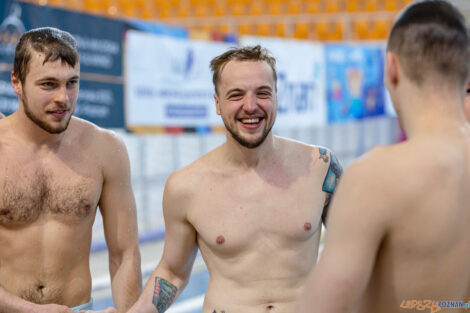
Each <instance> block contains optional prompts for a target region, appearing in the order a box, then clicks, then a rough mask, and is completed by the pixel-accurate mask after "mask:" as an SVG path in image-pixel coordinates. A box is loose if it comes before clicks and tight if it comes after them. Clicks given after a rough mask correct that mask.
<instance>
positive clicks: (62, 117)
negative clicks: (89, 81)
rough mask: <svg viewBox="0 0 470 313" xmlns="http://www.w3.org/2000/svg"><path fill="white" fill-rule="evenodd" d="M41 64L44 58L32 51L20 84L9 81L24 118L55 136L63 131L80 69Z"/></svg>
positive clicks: (69, 117) (77, 85)
mask: <svg viewBox="0 0 470 313" xmlns="http://www.w3.org/2000/svg"><path fill="white" fill-rule="evenodd" d="M43 61H44V54H42V53H39V52H36V51H32V53H31V60H30V63H29V71H28V73H27V74H26V78H25V82H24V84H22V83H21V82H19V80H18V79H16V78H13V77H12V83H13V87H14V89H15V92H16V93H17V94H18V96H19V97H20V100H21V101H20V103H22V105H23V109H24V113H25V115H26V116H27V117H28V118H29V119H30V120H31V121H32V122H34V123H35V124H36V125H37V126H39V127H40V128H42V129H43V130H45V131H46V132H48V133H51V134H58V133H61V132H63V131H65V130H66V129H67V126H68V124H69V122H70V119H71V117H72V114H73V111H74V109H75V105H76V103H77V97H78V89H79V76H80V65H79V64H76V65H75V67H71V66H70V65H68V64H67V63H65V62H64V63H63V62H62V60H60V59H58V60H56V61H54V62H50V61H48V62H46V63H44V64H43Z"/></svg>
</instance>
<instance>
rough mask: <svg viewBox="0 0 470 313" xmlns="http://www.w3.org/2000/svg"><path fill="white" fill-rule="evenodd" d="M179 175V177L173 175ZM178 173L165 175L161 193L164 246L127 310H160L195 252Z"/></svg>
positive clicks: (193, 232) (160, 312) (176, 291)
mask: <svg viewBox="0 0 470 313" xmlns="http://www.w3.org/2000/svg"><path fill="white" fill-rule="evenodd" d="M178 175H180V177H175V176H178ZM184 180H185V177H184V174H182V173H173V174H172V175H171V176H170V178H168V180H167V183H166V186H165V191H164V194H163V215H164V218H165V247H164V249H163V256H162V259H161V260H160V263H159V264H158V266H157V268H156V269H155V271H154V272H153V274H152V275H151V276H150V278H149V280H148V282H147V284H146V286H145V288H144V292H143V293H142V295H141V296H140V298H139V300H138V301H137V303H136V304H135V305H134V306H133V307H132V308H131V310H130V311H129V312H128V313H131V312H132V313H150V312H152V313H155V312H158V313H163V312H165V311H166V310H167V309H168V307H169V306H170V305H171V304H172V303H173V302H174V301H175V299H176V297H177V296H178V295H179V294H180V293H181V291H182V289H183V288H184V286H186V284H187V282H188V279H189V275H190V273H191V269H192V266H193V263H194V259H195V257H196V253H197V244H196V230H195V229H194V228H193V226H192V225H191V224H190V223H189V222H188V220H187V218H186V208H187V204H186V203H187V202H188V201H190V200H189V196H188V192H187V191H185V190H184V189H185V187H182V185H181V184H180V183H179V182H181V181H184Z"/></svg>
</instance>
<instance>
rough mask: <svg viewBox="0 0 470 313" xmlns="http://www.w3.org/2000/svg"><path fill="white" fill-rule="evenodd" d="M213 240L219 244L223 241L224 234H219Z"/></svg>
mask: <svg viewBox="0 0 470 313" xmlns="http://www.w3.org/2000/svg"><path fill="white" fill-rule="evenodd" d="M215 241H216V242H217V244H218V245H221V244H223V243H224V242H225V238H224V236H222V235H220V236H219V237H217V239H216V240H215Z"/></svg>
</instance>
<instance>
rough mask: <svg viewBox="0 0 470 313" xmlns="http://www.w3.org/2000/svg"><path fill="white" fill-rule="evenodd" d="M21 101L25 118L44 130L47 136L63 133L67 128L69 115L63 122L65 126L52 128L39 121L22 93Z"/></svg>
mask: <svg viewBox="0 0 470 313" xmlns="http://www.w3.org/2000/svg"><path fill="white" fill-rule="evenodd" d="M22 99H23V108H24V113H25V114H26V116H27V117H28V118H29V119H30V120H31V121H32V122H33V123H34V124H36V125H37V126H39V127H40V128H41V129H43V130H45V131H46V132H48V133H49V134H60V133H62V132H64V131H65V130H66V129H67V127H68V126H69V123H70V119H71V118H72V115H70V116H69V117H68V118H67V120H66V121H65V125H59V126H57V127H54V126H52V125H50V124H48V123H47V122H46V121H43V120H41V119H40V118H39V117H38V116H37V115H35V114H34V113H33V112H32V111H31V110H30V107H29V103H28V97H27V96H26V94H25V93H24V92H23V94H22Z"/></svg>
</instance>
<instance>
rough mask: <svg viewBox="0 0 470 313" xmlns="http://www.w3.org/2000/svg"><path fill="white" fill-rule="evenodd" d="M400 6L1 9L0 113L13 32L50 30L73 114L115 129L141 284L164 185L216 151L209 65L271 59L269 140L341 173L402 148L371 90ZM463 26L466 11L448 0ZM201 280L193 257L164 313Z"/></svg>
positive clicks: (196, 305)
mask: <svg viewBox="0 0 470 313" xmlns="http://www.w3.org/2000/svg"><path fill="white" fill-rule="evenodd" d="M411 2H412V1H410V0H34V1H33V0H31V1H13V0H2V1H0V112H3V113H4V114H6V115H8V114H11V113H12V112H14V111H16V109H17V107H18V100H17V97H16V95H15V94H14V92H13V89H12V88H11V84H10V72H11V69H12V63H13V55H14V48H15V44H16V42H17V39H18V38H19V36H20V35H21V34H22V33H23V32H24V31H26V30H29V29H32V28H36V27H42V26H53V27H58V28H61V29H64V30H67V31H69V32H70V33H71V34H72V35H73V36H74V37H75V38H76V39H77V42H78V48H79V54H80V62H81V86H80V94H79V100H78V104H77V108H76V111H75V115H76V116H79V117H81V118H84V119H86V120H89V121H91V122H93V123H96V124H97V125H99V126H101V127H105V128H109V129H113V130H115V131H116V132H117V133H118V134H119V135H120V136H122V138H123V139H124V141H125V143H126V145H127V149H128V151H129V156H130V160H131V169H132V184H133V188H134V192H135V197H136V201H137V209H138V222H139V241H140V244H141V253H142V271H143V276H144V278H143V279H144V282H146V281H147V279H148V276H149V275H150V273H151V272H152V271H153V269H154V268H155V267H156V265H157V263H158V261H159V259H160V257H161V253H162V248H163V238H164V234H165V229H164V223H163V216H162V208H161V200H162V193H163V188H164V184H165V181H166V179H167V177H168V176H169V174H170V173H171V172H173V171H174V170H176V169H178V168H181V167H183V166H186V165H188V164H189V163H191V162H192V161H194V160H195V159H196V158H198V157H200V156H201V155H202V154H204V153H206V152H208V151H209V150H211V149H213V148H214V147H216V146H218V145H220V144H221V143H223V142H224V141H225V133H224V132H223V124H222V122H221V120H220V118H219V117H218V116H217V115H216V114H215V106H214V101H213V98H212V95H213V86H212V76H211V72H210V70H209V61H210V60H211V59H212V58H213V57H214V56H216V55H218V54H220V53H222V52H223V51H225V50H226V49H227V48H229V47H232V46H237V45H252V44H261V45H262V46H264V47H266V48H268V49H269V50H270V51H271V52H272V54H273V55H274V56H275V57H276V59H277V71H278V98H279V112H278V117H277V121H276V124H275V127H274V129H273V131H274V133H275V134H277V135H281V136H285V137H289V138H292V139H295V140H300V141H303V142H306V143H309V144H315V145H322V146H326V147H329V148H330V149H332V150H333V151H334V152H335V153H336V154H337V156H338V158H339V159H340V161H341V162H342V163H343V165H344V167H347V166H348V165H349V164H350V163H351V162H352V161H353V160H354V159H356V158H357V157H359V156H360V155H362V154H363V153H364V152H366V151H368V150H369V149H371V148H372V147H374V146H377V145H384V144H392V143H395V142H398V141H402V140H405V137H404V135H403V133H402V132H401V130H400V127H399V125H398V123H397V120H396V116H395V113H394V110H393V107H392V105H391V103H390V99H389V96H388V94H387V91H386V89H385V87H384V85H383V71H384V48H385V41H386V38H387V36H388V33H389V31H390V28H391V26H392V24H393V21H394V19H395V18H396V16H397V14H398V13H399V11H400V10H402V9H403V8H404V7H405V6H406V5H408V4H409V3H411ZM452 2H453V3H455V4H456V5H457V6H459V8H460V9H461V10H462V11H463V12H464V14H465V15H466V17H467V19H468V18H469V17H470V0H453V1H452ZM91 252H92V253H91V261H90V262H91V266H92V274H93V297H94V300H95V304H96V309H100V308H105V307H107V306H108V305H112V298H111V291H110V280H109V274H108V264H107V252H106V244H105V241H104V234H103V223H102V220H101V216H100V215H99V213H98V214H97V218H96V221H95V224H94V228H93V244H92V251H91ZM208 279H209V275H208V273H207V270H206V269H205V266H204V263H203V261H202V259H201V257H200V255H198V257H197V260H196V263H195V266H194V269H193V273H192V275H191V279H190V283H189V285H188V286H187V287H186V289H185V290H184V292H183V294H182V295H181V296H180V298H179V299H178V300H177V303H175V305H174V306H173V307H172V308H171V309H170V310H168V312H170V313H171V312H173V313H175V312H187V313H194V312H200V311H201V307H202V301H203V297H204V292H205V290H206V288H207V283H208Z"/></svg>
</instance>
